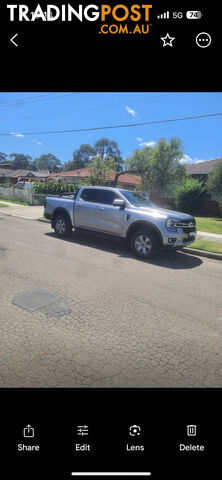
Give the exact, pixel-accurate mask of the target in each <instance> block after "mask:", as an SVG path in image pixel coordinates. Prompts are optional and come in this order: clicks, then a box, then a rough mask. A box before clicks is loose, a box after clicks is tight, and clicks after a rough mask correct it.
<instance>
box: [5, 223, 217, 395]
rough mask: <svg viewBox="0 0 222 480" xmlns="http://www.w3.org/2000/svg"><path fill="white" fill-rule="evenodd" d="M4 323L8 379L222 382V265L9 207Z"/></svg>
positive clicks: (30, 382) (44, 383)
mask: <svg viewBox="0 0 222 480" xmlns="http://www.w3.org/2000/svg"><path fill="white" fill-rule="evenodd" d="M39 290H40V291H45V292H46V294H47V293H50V294H54V295H56V298H57V299H58V301H56V302H54V303H53V302H52V304H50V305H48V306H47V305H46V306H43V307H42V308H38V300H39V299H38V298H37V299H35V300H37V303H36V305H37V309H34V310H33V311H30V310H27V308H23V306H18V304H17V305H16V304H15V303H13V302H14V301H15V298H16V297H17V296H19V295H22V294H25V295H27V292H28V295H30V294H31V295H32V296H35V295H36V291H37V296H38V291H39ZM29 292H31V293H29ZM54 295H53V296H52V298H54ZM50 298H51V297H50ZM0 328H1V335H0V365H1V366H0V387H222V264H221V262H219V261H216V260H211V259H205V258H204V259H200V258H198V257H197V256H193V255H189V254H185V253H182V252H180V253H175V254H173V253H161V255H160V256H159V258H158V259H156V260H155V261H152V262H144V261H141V260H138V259H136V258H134V257H133V256H132V255H131V253H130V251H129V250H128V249H127V248H126V246H125V245H124V244H120V243H118V242H113V241H110V240H104V239H101V238H97V237H95V236H92V235H90V236H89V235H83V234H75V233H73V234H72V236H71V238H70V239H69V240H62V239H58V238H56V236H55V235H54V233H53V231H52V230H51V227H50V225H48V224H43V223H39V222H37V221H32V220H25V219H21V218H15V217H8V216H5V215H1V214H0Z"/></svg>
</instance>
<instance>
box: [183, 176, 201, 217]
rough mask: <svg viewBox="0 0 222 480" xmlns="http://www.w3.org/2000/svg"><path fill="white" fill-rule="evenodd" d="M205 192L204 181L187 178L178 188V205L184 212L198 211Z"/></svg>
mask: <svg viewBox="0 0 222 480" xmlns="http://www.w3.org/2000/svg"><path fill="white" fill-rule="evenodd" d="M205 193H206V189H205V187H204V185H203V182H201V181H199V180H196V179H195V178H192V177H190V178H187V179H186V180H185V182H184V183H182V184H181V185H180V186H179V187H178V188H177V190H176V206H177V207H178V209H179V210H181V211H183V212H187V213H195V212H198V210H199V206H200V202H201V200H202V198H203V196H204V194H205Z"/></svg>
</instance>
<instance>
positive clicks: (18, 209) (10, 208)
mask: <svg viewBox="0 0 222 480" xmlns="http://www.w3.org/2000/svg"><path fill="white" fill-rule="evenodd" d="M1 204H2V205H3V204H4V205H7V206H4V207H2V206H1ZM43 211H44V207H43V205H40V206H39V205H37V206H30V205H19V204H16V203H10V202H5V201H4V202H3V201H1V200H0V213H3V214H4V215H10V216H12V217H21V218H28V219H30V220H38V219H39V218H40V217H42V216H43Z"/></svg>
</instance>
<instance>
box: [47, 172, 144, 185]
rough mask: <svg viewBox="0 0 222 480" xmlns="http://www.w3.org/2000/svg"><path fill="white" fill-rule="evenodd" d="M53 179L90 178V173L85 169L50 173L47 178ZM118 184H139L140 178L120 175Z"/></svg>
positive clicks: (127, 174)
mask: <svg viewBox="0 0 222 480" xmlns="http://www.w3.org/2000/svg"><path fill="white" fill-rule="evenodd" d="M55 177H78V178H87V177H90V171H89V170H88V169H87V168H79V170H68V171H67V172H60V173H52V174H51V175H50V177H49V178H55ZM114 178H115V173H113V176H112V177H111V179H112V180H114ZM118 182H119V183H132V185H134V184H139V183H140V177H139V176H138V175H131V174H129V173H126V174H122V175H120V176H119V179H118Z"/></svg>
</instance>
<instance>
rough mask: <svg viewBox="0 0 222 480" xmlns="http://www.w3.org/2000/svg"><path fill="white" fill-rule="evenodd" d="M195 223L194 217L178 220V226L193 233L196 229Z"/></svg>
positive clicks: (185, 231)
mask: <svg viewBox="0 0 222 480" xmlns="http://www.w3.org/2000/svg"><path fill="white" fill-rule="evenodd" d="M195 224H196V222H195V219H194V218H193V219H192V220H179V221H178V222H176V227H179V228H182V230H183V232H184V233H191V232H195V230H196V227H195Z"/></svg>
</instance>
